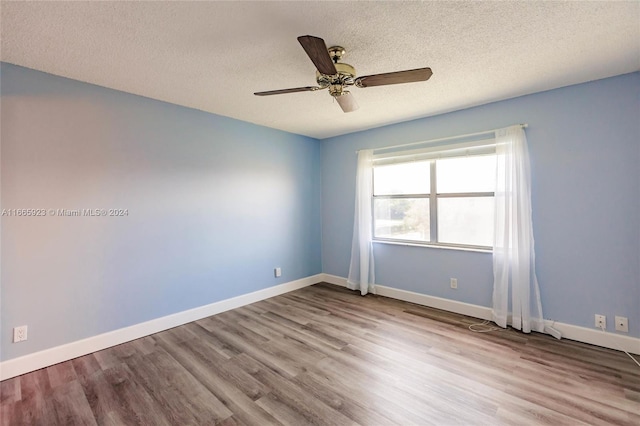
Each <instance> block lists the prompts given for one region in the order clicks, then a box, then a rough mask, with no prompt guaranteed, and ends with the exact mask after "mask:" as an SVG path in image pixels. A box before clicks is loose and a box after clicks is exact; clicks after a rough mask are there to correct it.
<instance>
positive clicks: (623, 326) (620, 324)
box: [616, 316, 629, 333]
mask: <svg viewBox="0 0 640 426" xmlns="http://www.w3.org/2000/svg"><path fill="white" fill-rule="evenodd" d="M616 331H623V332H625V333H628V332H629V319H628V318H627V317H618V316H617V317H616Z"/></svg>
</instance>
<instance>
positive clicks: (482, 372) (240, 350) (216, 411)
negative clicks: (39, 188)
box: [0, 284, 640, 426]
mask: <svg viewBox="0 0 640 426" xmlns="http://www.w3.org/2000/svg"><path fill="white" fill-rule="evenodd" d="M476 322H478V320H477V319H474V318H470V317H467V316H464V315H458V314H453V313H450V312H444V311H440V310H437V309H431V308H427V307H424V306H418V305H414V304H410V303H405V302H401V301H398V300H393V299H388V298H384V297H379V296H375V295H367V296H366V297H362V296H360V295H359V294H358V293H356V292H352V291H349V290H347V289H344V288H340V287H336V286H332V285H329V284H317V285H314V286H311V287H306V288H303V289H300V290H296V291H294V292H291V293H287V294H284V295H281V296H278V297H274V298H271V299H268V300H264V301H260V302H257V303H254V304H252V305H248V306H244V307H241V308H238V309H234V310H232V311H227V312H224V313H221V314H219V315H215V316H212V317H209V318H204V319H202V320H199V321H196V322H193V323H189V324H185V325H183V326H180V327H176V328H173V329H171V330H167V331H163V332H161V333H157V334H154V335H152V336H147V337H144V338H142V339H138V340H134V341H132V342H128V343H125V344H122V345H118V346H114V347H112V348H109V349H105V350H103V351H99V352H96V353H93V354H89V355H86V356H83V357H79V358H76V359H74V360H71V361H67V362H64V363H60V364H57V365H54V366H51V367H48V368H45V369H42V370H38V371H34V372H32V373H28V374H25V375H23V376H20V377H16V378H12V379H9V380H5V381H3V382H1V383H0V425H2V426H4V425H224V426H236V425H259V426H263V425H296V426H299V425H382V426H387V425H403V426H405V425H420V426H422V425H431V424H433V425H455V424H461V425H476V424H477V425H518V426H521V425H582V424H586V425H611V424H615V425H623V426H624V425H638V424H640V368H638V366H637V365H635V364H634V363H633V361H631V360H630V359H629V358H628V357H627V356H626V355H625V354H624V353H621V352H617V351H613V350H609V349H605V348H600V347H596V346H590V345H586V344H582V343H579V342H573V341H569V340H560V341H558V340H556V339H554V338H552V337H549V336H546V335H541V334H538V333H531V334H523V333H520V332H517V331H514V330H511V329H509V330H503V331H496V332H491V333H473V332H471V331H470V330H469V329H468V327H469V325H470V324H473V323H476Z"/></svg>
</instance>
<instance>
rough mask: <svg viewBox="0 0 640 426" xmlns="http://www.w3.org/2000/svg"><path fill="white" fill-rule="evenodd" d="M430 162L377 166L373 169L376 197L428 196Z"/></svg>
mask: <svg viewBox="0 0 640 426" xmlns="http://www.w3.org/2000/svg"><path fill="white" fill-rule="evenodd" d="M429 164H430V162H429V161H416V162H413V163H401V164H390V165H387V166H376V167H374V169H373V194H374V195H399V194H405V195H406V194H428V193H429V192H430V190H429V188H430V185H431V183H430V176H431V171H430V167H429Z"/></svg>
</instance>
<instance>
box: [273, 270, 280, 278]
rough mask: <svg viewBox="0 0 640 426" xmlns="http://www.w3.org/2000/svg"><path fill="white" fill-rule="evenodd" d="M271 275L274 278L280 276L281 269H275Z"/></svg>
mask: <svg viewBox="0 0 640 426" xmlns="http://www.w3.org/2000/svg"><path fill="white" fill-rule="evenodd" d="M273 275H275V277H276V278H278V277H280V276H282V268H275V269H274V270H273Z"/></svg>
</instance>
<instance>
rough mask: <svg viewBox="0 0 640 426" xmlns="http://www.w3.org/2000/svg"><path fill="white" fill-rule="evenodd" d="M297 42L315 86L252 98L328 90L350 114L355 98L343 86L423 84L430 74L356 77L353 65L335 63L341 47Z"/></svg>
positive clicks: (317, 41) (424, 71)
mask: <svg viewBox="0 0 640 426" xmlns="http://www.w3.org/2000/svg"><path fill="white" fill-rule="evenodd" d="M298 41H299V42H300V44H301V45H302V48H303V49H304V50H305V52H306V53H307V55H308V56H309V59H311V62H313V64H314V65H315V67H316V70H317V71H316V83H317V84H318V86H306V87H296V88H291V89H280V90H269V91H266V92H256V93H254V95H256V96H270V95H281V94H285V93H296V92H313V91H316V90H322V89H327V88H328V89H329V94H330V95H331V96H333V98H334V99H335V100H336V101H337V102H338V104H339V105H340V107H341V108H342V111H344V112H351V111H355V110H356V109H358V108H359V107H358V103H357V102H356V100H355V98H354V97H353V95H351V92H349V91H348V90H345V87H349V86H356V87H359V88H366V87H375V86H385V85H389V84H401V83H413V82H418V81H426V80H428V79H429V78H430V77H431V75H432V72H431V68H418V69H414V70H406V71H396V72H390V73H384V74H373V75H369V76H364V77H357V78H356V69H355V68H354V67H353V66H351V65H349V64H346V63H344V62H338V61H340V60H341V59H342V57H343V56H344V55H345V53H346V50H345V48H344V47H342V46H332V47H330V48H328V49H327V46H326V44H325V43H324V40H323V39H321V38H320V37H314V36H310V35H306V36H300V37H298Z"/></svg>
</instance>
